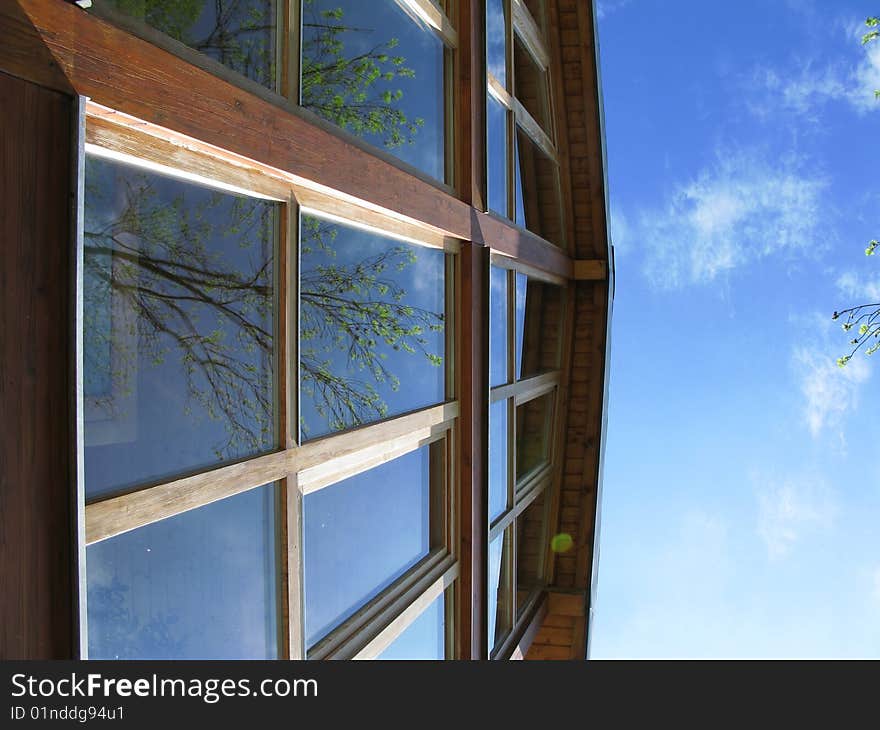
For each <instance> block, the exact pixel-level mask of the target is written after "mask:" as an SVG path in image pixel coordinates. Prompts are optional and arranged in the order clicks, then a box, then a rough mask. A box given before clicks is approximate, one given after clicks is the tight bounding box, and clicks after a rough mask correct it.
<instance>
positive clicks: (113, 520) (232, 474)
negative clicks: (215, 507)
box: [86, 403, 459, 545]
mask: <svg viewBox="0 0 880 730" xmlns="http://www.w3.org/2000/svg"><path fill="white" fill-rule="evenodd" d="M458 410H459V409H458V403H446V404H443V405H439V406H434V407H433V408H427V409H425V410H423V411H417V412H415V413H409V414H407V415H404V416H399V417H397V418H392V419H390V420H387V421H382V422H381V423H375V424H372V425H370V426H365V427H363V428H360V429H357V430H356V431H350V432H347V433H341V434H336V435H334V436H328V437H326V438H322V439H318V440H316V441H309V442H308V443H306V444H304V445H303V446H300V447H298V448H292V449H287V450H284V451H278V452H275V453H273V454H266V455H265V456H258V457H257V458H255V459H250V460H249V461H244V462H241V463H238V464H230V465H227V466H221V467H219V468H217V469H212V470H211V471H207V472H203V473H201V474H196V475H194V476H190V477H183V478H181V479H176V480H174V481H171V482H166V483H164V484H159V485H157V486H155V487H148V488H146V489H140V490H138V491H136V492H130V493H129V494H123V495H121V496H119V497H111V498H110V499H104V500H101V501H100V502H94V503H92V504H89V505H87V506H86V544H88V545H91V544H92V543H95V542H99V541H100V540H106V539H107V538H110V537H114V536H116V535H120V534H122V533H123V532H128V531H130V530H135V529H137V528H138V527H144V526H145V525H149V524H152V523H153V522H159V521H160V520H164V519H167V518H169V517H173V516H174V515H177V514H180V513H182V512H187V511H189V510H191V509H196V508H198V507H203V506H205V505H206V504H210V503H212V502H216V501H218V500H221V499H225V498H227V497H232V496H234V495H236V494H241V493H242V492H246V491H248V490H250V489H255V488H256V487H260V486H262V485H264V484H268V483H270V482H274V481H277V480H278V479H281V478H283V477H285V476H287V475H288V474H298V475H299V477H298V484H299V486H300V488H301V489H303V492H309V491H315V490H316V489H319V488H321V487H322V486H327V485H328V484H331V483H333V482H334V481H338V480H339V479H343V478H345V477H346V476H351V475H352V474H357V473H360V472H362V471H365V470H366V469H369V468H372V467H374V466H378V465H379V464H383V463H385V462H387V461H390V460H391V459H394V458H396V457H397V456H401V455H403V454H405V453H407V452H408V451H411V450H412V449H415V448H418V446H419V445H420V444H421V443H422V442H423V441H424V440H426V439H430V438H431V436H432V434H434V433H436V431H437V430H438V429H441V428H449V427H450V425H451V423H452V421H453V420H454V419H455V418H457V417H458ZM389 444H391V445H392V446H391V447H390V448H389Z"/></svg>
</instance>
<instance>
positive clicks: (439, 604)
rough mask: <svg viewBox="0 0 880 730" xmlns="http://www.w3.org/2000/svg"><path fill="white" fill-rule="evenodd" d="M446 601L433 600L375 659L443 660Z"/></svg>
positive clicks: (442, 597)
mask: <svg viewBox="0 0 880 730" xmlns="http://www.w3.org/2000/svg"><path fill="white" fill-rule="evenodd" d="M445 628H446V600H445V597H444V594H442V593H441V594H440V595H439V596H437V598H436V599H434V601H433V603H431V605H430V606H428V607H427V608H426V609H425V610H424V612H423V613H422V614H421V615H420V616H419V617H418V618H417V619H416V620H415V621H413V622H412V623H411V624H410V625H409V626H407V627H406V628H405V629H404V631H403V633H402V634H401V635H400V636H398V637H397V638H396V639H395V640H394V641H393V642H392V643H391V645H390V646H389V647H388V648H387V649H385V651H383V652H382V653H381V654H380V655H379V656H378V657H376V658H377V659H445V658H446V634H445Z"/></svg>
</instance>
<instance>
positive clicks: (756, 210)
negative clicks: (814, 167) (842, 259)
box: [633, 151, 827, 288]
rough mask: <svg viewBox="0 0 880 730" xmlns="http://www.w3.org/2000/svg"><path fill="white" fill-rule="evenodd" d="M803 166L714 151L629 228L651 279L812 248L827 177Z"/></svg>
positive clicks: (674, 283)
mask: <svg viewBox="0 0 880 730" xmlns="http://www.w3.org/2000/svg"><path fill="white" fill-rule="evenodd" d="M803 167H804V165H803V163H802V162H801V161H799V160H796V159H794V158H788V159H777V160H774V161H773V162H772V163H771V162H770V161H768V159H766V157H765V156H763V155H760V154H758V153H756V152H754V151H749V152H733V153H729V152H720V153H719V154H718V156H717V161H716V162H715V164H714V165H712V166H711V167H708V168H706V169H704V170H703V171H702V172H701V173H700V174H699V175H698V176H697V177H696V179H694V180H692V181H690V182H688V183H685V184H680V185H679V186H678V187H677V188H676V189H675V190H674V191H673V193H672V195H671V196H670V199H669V202H668V203H667V204H666V206H665V207H664V208H661V209H659V210H652V211H646V212H643V213H642V214H641V215H640V216H639V218H638V221H637V223H636V225H635V226H633V229H634V230H633V235H635V236H637V240H639V242H640V247H641V250H642V251H643V252H644V257H645V258H644V261H645V264H644V268H645V273H646V274H647V275H648V277H649V279H650V280H651V281H652V283H653V284H654V285H656V286H659V287H662V288H673V287H678V286H683V285H686V284H705V283H709V282H711V281H713V280H714V279H716V278H718V277H719V276H721V275H723V274H725V273H728V272H730V271H732V270H734V269H737V268H740V267H743V266H747V265H748V264H751V263H753V262H754V261H756V260H759V259H761V258H764V257H767V256H771V255H774V254H778V253H782V252H787V251H788V252H790V251H798V252H803V251H808V252H810V251H816V250H817V249H818V248H819V247H820V245H821V244H820V241H821V240H822V237H821V236H820V235H819V228H820V222H821V221H822V219H823V217H824V216H827V210H824V209H823V206H824V201H823V198H822V192H823V190H824V189H825V188H826V185H827V183H826V181H825V180H824V179H823V178H822V177H820V176H818V175H817V174H816V173H809V172H806V171H804V169H803Z"/></svg>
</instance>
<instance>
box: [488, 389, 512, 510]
mask: <svg viewBox="0 0 880 730" xmlns="http://www.w3.org/2000/svg"><path fill="white" fill-rule="evenodd" d="M507 403H508V402H507V401H506V400H500V401H496V402H495V403H493V404H492V405H491V406H490V407H489V522H490V523H491V522H492V521H493V520H495V518H496V517H498V516H499V515H500V514H501V513H502V512H504V510H505V509H507V472H508V468H507V420H508V419H507Z"/></svg>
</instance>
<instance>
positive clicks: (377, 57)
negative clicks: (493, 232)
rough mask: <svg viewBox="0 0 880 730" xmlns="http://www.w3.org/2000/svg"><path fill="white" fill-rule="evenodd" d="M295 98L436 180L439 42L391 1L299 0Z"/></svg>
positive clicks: (441, 161) (439, 175)
mask: <svg viewBox="0 0 880 730" xmlns="http://www.w3.org/2000/svg"><path fill="white" fill-rule="evenodd" d="M301 58H302V64H301V69H300V80H301V85H300V103H301V104H302V106H304V107H305V108H306V109H309V110H311V111H313V112H314V113H315V114H317V115H319V116H321V117H323V118H324V119H327V120H328V121H330V122H332V123H333V124H335V125H337V126H338V127H341V128H342V129H345V130H347V131H349V132H351V133H352V134H355V135H357V136H358V137H362V138H363V139H365V140H366V141H368V142H370V143H371V144H374V145H376V146H378V147H384V148H386V149H388V150H389V151H391V153H392V154H394V155H395V156H397V157H398V158H400V159H401V160H403V161H404V162H407V163H409V164H411V165H413V166H415V167H417V168H418V169H420V170H422V171H423V172H425V173H427V174H428V175H430V176H431V177H433V178H436V179H438V180H443V179H444V172H445V158H444V155H445V145H444V114H445V112H444V108H445V105H444V86H443V65H444V47H443V43H442V41H440V39H439V38H438V37H437V35H436V34H435V33H434V32H433V31H432V30H430V29H429V28H427V27H426V26H425V25H423V23H422V22H421V21H420V20H419V19H418V18H416V17H414V16H412V15H410V14H409V13H408V12H407V11H405V10H404V9H403V8H402V7H401V6H400V5H399V4H398V3H396V2H394V1H393V0H373V1H372V2H363V1H362V0H303V4H302V53H301Z"/></svg>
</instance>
